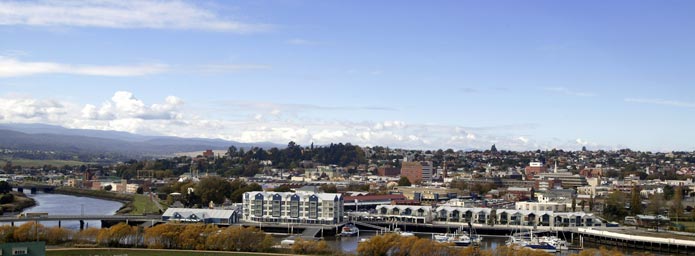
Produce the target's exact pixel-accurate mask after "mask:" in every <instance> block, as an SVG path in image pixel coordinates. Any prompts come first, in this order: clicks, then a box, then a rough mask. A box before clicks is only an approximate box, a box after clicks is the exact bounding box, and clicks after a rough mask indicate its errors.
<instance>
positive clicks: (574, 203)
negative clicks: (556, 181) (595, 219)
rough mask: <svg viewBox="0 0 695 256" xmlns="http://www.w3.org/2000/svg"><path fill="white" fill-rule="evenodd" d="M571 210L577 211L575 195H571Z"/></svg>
mask: <svg viewBox="0 0 695 256" xmlns="http://www.w3.org/2000/svg"><path fill="white" fill-rule="evenodd" d="M572 211H573V212H576V211H577V197H576V196H572Z"/></svg>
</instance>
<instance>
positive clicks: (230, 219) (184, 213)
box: [162, 208, 240, 225]
mask: <svg viewBox="0 0 695 256" xmlns="http://www.w3.org/2000/svg"><path fill="white" fill-rule="evenodd" d="M239 215H240V212H239V211H237V210H220V209H194V208H168V209H167V210H166V211H165V212H164V213H163V214H162V220H163V221H176V222H200V223H206V224H219V225H229V224H234V223H238V222H239Z"/></svg>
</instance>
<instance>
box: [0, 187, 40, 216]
mask: <svg viewBox="0 0 695 256" xmlns="http://www.w3.org/2000/svg"><path fill="white" fill-rule="evenodd" d="M2 197H3V198H4V199H0V213H5V212H21V211H22V210H24V209H26V208H29V207H32V206H34V205H36V201H34V199H31V198H29V197H27V196H26V195H25V194H24V193H20V192H16V191H11V192H9V193H7V194H3V195H2ZM10 199H12V200H11V201H9V200H10Z"/></svg>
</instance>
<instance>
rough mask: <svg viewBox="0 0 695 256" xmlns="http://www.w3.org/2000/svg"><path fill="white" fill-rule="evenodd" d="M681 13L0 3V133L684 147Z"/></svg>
mask: <svg viewBox="0 0 695 256" xmlns="http://www.w3.org/2000/svg"><path fill="white" fill-rule="evenodd" d="M694 12H695V2H693V1H687V0H682V1H649V0H647V1H627V0H622V1H621V0H616V1H600V0H596V1H593V0H590V1H554V0H548V1H532V0H531V1H515V0H509V1H503V0H500V1H465V0H456V1H438V0H436V1H406V2H398V3H396V2H394V1H359V0H358V1H332V0H328V1H320V0H316V1H305V0H285V1H267V0H255V1H147V0H132V1H131V0H98V1H82V0H72V1H52V0H47V1H4V0H2V1H0V123H45V124H54V125H60V126H64V127H68V128H80V129H100V130H118V131H127V132H132V133H138V134H146V135H171V136H181V137H204V138H221V139H227V140H234V141H240V142H261V141H264V142H265V141H267V142H275V143H279V144H286V143H287V142H289V141H295V142H297V143H299V144H301V145H308V144H310V143H315V144H318V145H321V144H329V143H339V142H342V143H347V142H349V143H352V144H358V145H364V146H375V145H380V146H389V147H396V148H408V149H440V148H441V149H446V148H452V149H464V150H466V149H488V148H490V146H491V145H492V144H496V146H497V148H498V149H501V150H536V149H552V148H558V149H565V150H578V149H581V148H582V147H586V148H588V149H621V148H631V149H634V150H649V151H671V150H687V151H691V150H695V132H694V131H695V33H693V30H692V28H693V27H695V16H693V15H692V13H694Z"/></svg>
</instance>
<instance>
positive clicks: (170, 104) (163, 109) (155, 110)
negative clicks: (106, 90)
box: [81, 91, 184, 120]
mask: <svg viewBox="0 0 695 256" xmlns="http://www.w3.org/2000/svg"><path fill="white" fill-rule="evenodd" d="M183 104H184V103H183V100H181V99H180V98H178V97H175V96H168V97H166V99H165V102H164V103H162V104H152V105H150V106H147V105H146V104H145V103H144V102H142V101H141V100H139V99H137V98H135V96H134V95H133V94H132V93H131V92H126V91H118V92H116V93H115V94H114V95H113V97H111V100H110V101H106V102H104V103H103V104H102V105H101V107H99V108H97V107H96V106H94V105H90V104H87V105H85V106H84V107H83V108H82V111H81V113H82V117H83V118H86V119H95V120H119V119H132V118H135V119H144V120H151V119H154V120H156V119H162V120H177V119H182V113H180V112H178V108H179V107H180V106H182V105H183Z"/></svg>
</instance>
